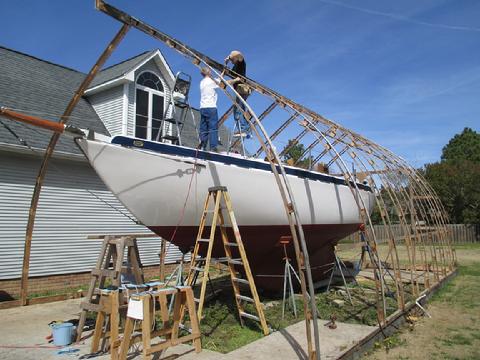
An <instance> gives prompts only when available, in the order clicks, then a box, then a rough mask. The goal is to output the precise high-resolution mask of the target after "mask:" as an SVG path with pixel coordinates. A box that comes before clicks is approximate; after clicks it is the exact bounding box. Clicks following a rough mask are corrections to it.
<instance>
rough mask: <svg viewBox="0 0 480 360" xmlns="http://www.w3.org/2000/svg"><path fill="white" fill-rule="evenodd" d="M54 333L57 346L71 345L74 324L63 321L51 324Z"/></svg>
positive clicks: (54, 341)
mask: <svg viewBox="0 0 480 360" xmlns="http://www.w3.org/2000/svg"><path fill="white" fill-rule="evenodd" d="M51 328H52V333H53V343H54V344H55V345H57V346H65V345H70V344H71V343H72V336H73V328H74V326H73V324H72V323H68V322H67V323H61V324H53V325H51Z"/></svg>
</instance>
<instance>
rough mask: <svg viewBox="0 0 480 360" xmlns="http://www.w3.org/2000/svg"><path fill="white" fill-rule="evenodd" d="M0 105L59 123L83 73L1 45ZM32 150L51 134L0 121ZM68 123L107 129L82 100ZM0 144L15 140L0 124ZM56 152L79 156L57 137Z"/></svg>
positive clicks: (11, 142) (99, 129)
mask: <svg viewBox="0 0 480 360" xmlns="http://www.w3.org/2000/svg"><path fill="white" fill-rule="evenodd" d="M0 69H1V70H0V106H6V107H8V108H12V109H16V110H18V111H19V112H22V113H27V114H30V115H37V116H39V117H43V118H46V119H51V120H55V121H58V120H59V118H60V116H61V114H63V112H64V111H65V108H66V107H67V105H68V102H69V101H70V99H71V98H72V96H73V94H74V93H75V91H76V90H77V88H78V86H79V85H80V83H81V82H82V80H83V79H84V78H85V76H86V75H85V74H83V73H81V72H78V71H76V70H72V69H69V68H66V67H63V66H60V65H56V64H52V63H49V62H47V61H43V60H40V59H37V58H35V57H32V56H29V55H26V54H23V53H20V52H17V51H14V50H11V49H8V48H4V47H1V46H0ZM1 120H2V122H3V123H5V124H6V125H7V126H8V127H9V128H10V129H11V130H12V131H14V132H15V133H16V134H17V135H18V136H19V137H20V138H22V139H24V140H25V141H26V142H27V143H28V144H29V145H30V146H31V147H35V148H42V149H44V148H46V147H47V144H48V142H49V141H50V137H51V135H52V133H51V132H49V131H46V130H41V129H38V128H34V127H31V126H28V125H23V124H20V123H17V122H14V121H10V120H6V119H5V118H1ZM69 124H72V125H76V126H79V127H82V128H90V129H93V130H95V131H96V132H99V133H102V134H108V131H107V129H106V128H105V126H104V125H103V123H102V121H101V120H100V119H99V117H98V116H97V114H96V113H95V110H94V109H93V108H92V106H91V105H90V104H89V103H88V101H87V100H86V99H85V98H82V99H80V101H79V103H78V105H77V106H76V107H75V109H74V111H73V114H72V117H71V120H70V121H69ZM0 143H7V144H17V145H19V142H18V140H17V139H16V138H15V136H13V135H12V134H11V133H10V132H9V131H8V130H7V129H6V128H5V127H4V126H3V125H1V124H0ZM56 151H62V152H67V153H75V154H80V151H79V150H78V149H77V148H76V146H75V145H74V144H73V141H72V140H71V139H68V138H64V137H60V141H59V142H58V144H57V147H56Z"/></svg>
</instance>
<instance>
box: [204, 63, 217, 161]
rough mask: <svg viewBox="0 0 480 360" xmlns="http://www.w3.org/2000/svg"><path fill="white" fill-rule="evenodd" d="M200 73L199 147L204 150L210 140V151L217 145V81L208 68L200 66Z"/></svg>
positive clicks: (215, 148) (214, 149)
mask: <svg viewBox="0 0 480 360" xmlns="http://www.w3.org/2000/svg"><path fill="white" fill-rule="evenodd" d="M200 73H201V74H202V76H203V79H202V81H200V116H201V117H200V147H201V148H202V149H203V150H206V149H207V143H208V142H210V151H215V152H216V151H217V146H218V112H217V92H216V89H217V88H218V81H215V80H213V79H212V78H211V74H210V68H207V67H202V68H201V69H200ZM209 140H210V141H209Z"/></svg>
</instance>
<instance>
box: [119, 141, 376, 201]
mask: <svg viewBox="0 0 480 360" xmlns="http://www.w3.org/2000/svg"><path fill="white" fill-rule="evenodd" d="M112 144H118V145H121V146H126V147H134V148H138V149H144V150H150V151H155V152H158V153H162V154H167V155H176V156H185V157H190V158H195V156H196V157H197V158H198V159H201V160H206V161H216V162H219V163H223V164H225V165H235V166H238V167H242V168H250V169H259V170H264V171H269V172H272V168H271V167H270V164H269V163H266V162H260V161H255V160H249V159H244V158H237V157H234V156H229V155H223V154H217V153H212V152H208V151H203V150H196V149H192V148H187V147H183V146H178V145H170V144H164V143H158V142H154V141H148V140H144V139H136V138H130V137H126V136H115V137H114V138H113V139H112ZM284 169H285V172H286V173H287V174H288V175H293V176H298V177H300V178H303V179H310V180H318V181H322V182H325V183H333V184H339V185H346V182H345V180H343V179H339V178H336V177H333V176H329V175H326V174H321V173H318V172H312V171H307V170H302V169H298V168H290V167H284ZM351 184H352V186H353V182H351ZM357 186H358V188H359V189H362V190H365V191H370V192H371V191H372V190H371V188H370V187H369V186H367V185H364V184H359V183H357Z"/></svg>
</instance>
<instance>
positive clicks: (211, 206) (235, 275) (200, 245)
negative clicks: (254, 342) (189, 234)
mask: <svg viewBox="0 0 480 360" xmlns="http://www.w3.org/2000/svg"><path fill="white" fill-rule="evenodd" d="M224 210H226V215H224V212H223V211H224ZM210 214H211V215H213V217H212V222H211V228H210V235H209V236H208V237H205V236H204V231H205V226H206V224H207V217H208V216H209V215H210ZM226 220H228V221H229V223H227V222H226ZM217 226H219V227H220V233H221V237H222V242H223V248H224V250H225V256H226V258H225V260H226V263H227V265H228V270H229V272H230V279H231V282H232V287H233V291H234V293H235V302H236V304H237V310H238V316H239V319H240V323H241V324H242V326H243V325H244V318H248V319H252V320H255V321H258V322H259V323H260V325H261V327H262V330H263V333H264V334H265V335H268V334H269V329H268V326H267V322H266V320H265V315H264V313H263V308H262V304H261V303H260V300H259V297H258V293H257V289H256V287H255V282H254V280H253V275H252V272H251V270H250V265H249V264H248V260H247V255H246V253H245V248H244V247H243V242H242V239H241V237H240V231H239V229H238V225H237V222H236V220H235V214H234V212H233V208H232V202H231V200H230V195H229V194H228V190H227V188H226V187H224V186H216V187H211V188H209V189H208V196H207V198H206V200H205V205H204V209H203V214H202V217H201V218H200V225H199V228H198V235H197V239H196V242H195V247H194V249H193V254H192V260H191V263H190V269H189V273H188V277H187V285H188V286H191V287H192V288H193V286H194V285H195V282H196V279H197V278H198V277H200V278H201V279H202V283H201V290H200V296H199V298H198V299H197V298H196V299H195V302H196V303H197V304H198V308H197V309H198V310H197V314H198V320H199V321H201V319H202V311H203V304H204V301H205V292H206V288H207V281H208V272H209V268H210V262H211V259H212V250H213V245H214V242H215V232H216V230H217ZM228 227H231V228H232V230H233V234H234V239H233V241H230V240H229V238H228V234H227V228H228ZM206 246H208V248H207V250H206V257H201V256H199V253H205V247H206ZM233 252H235V253H237V252H238V254H239V255H240V257H239V258H234V257H233V255H232V254H233ZM236 267H237V269H238V267H243V269H244V271H243V273H244V274H245V277H246V279H245V278H242V277H240V273H239V271H237V270H236ZM200 273H203V275H201V276H199V274H200ZM242 284H243V285H248V286H249V288H250V293H251V296H246V295H243V294H241V292H240V290H241V287H240V285H242ZM246 302H249V303H252V304H254V306H255V309H256V311H257V315H253V314H249V313H247V312H246V310H245V306H244V303H246Z"/></svg>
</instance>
